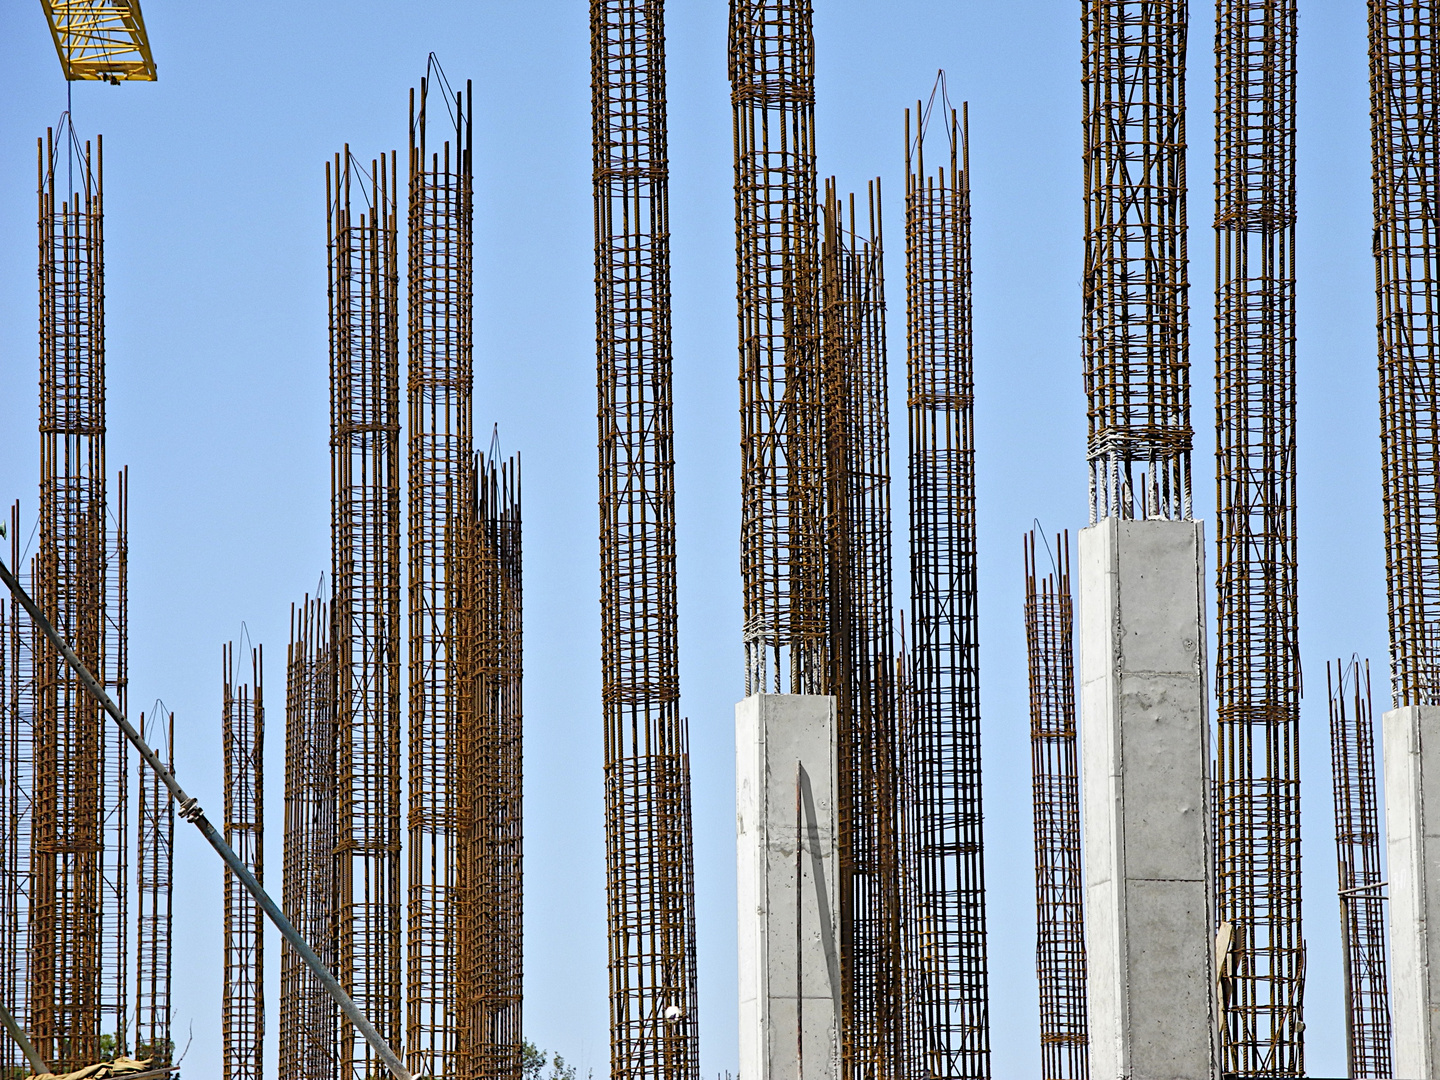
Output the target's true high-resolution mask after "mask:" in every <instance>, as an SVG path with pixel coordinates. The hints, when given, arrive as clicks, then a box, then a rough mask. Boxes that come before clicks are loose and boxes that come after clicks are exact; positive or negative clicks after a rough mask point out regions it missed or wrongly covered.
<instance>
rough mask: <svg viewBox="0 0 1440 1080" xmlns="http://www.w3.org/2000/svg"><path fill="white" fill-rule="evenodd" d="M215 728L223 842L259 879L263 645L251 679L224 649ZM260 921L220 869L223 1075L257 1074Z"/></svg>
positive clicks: (260, 1062) (235, 880)
mask: <svg viewBox="0 0 1440 1080" xmlns="http://www.w3.org/2000/svg"><path fill="white" fill-rule="evenodd" d="M223 664H224V698H223V713H222V716H221V734H222V739H223V743H224V757H225V841H226V843H228V844H229V845H230V846H231V848H233V849H234V851H235V853H236V855H238V856H239V857H240V862H241V863H242V864H243V865H244V866H245V868H246V869H247V870H249V871H250V873H252V874H253V875H254V876H255V880H256V881H258V882H260V884H261V885H264V883H265V802H264V794H265V699H264V661H263V657H262V650H261V649H259V648H256V649H253V650H251V653H250V672H249V674H250V678H249V679H248V680H246V679H245V671H244V669H243V668H242V667H237V665H236V663H235V646H234V644H233V643H231V644H227V645H226V646H225V647H224V649H223ZM264 930H265V924H264V917H263V916H262V915H261V912H260V905H259V903H257V902H256V900H255V898H254V897H253V896H251V895H250V892H249V890H247V889H246V888H245V886H244V885H243V884H242V883H241V881H240V878H239V876H238V875H237V874H236V873H235V872H234V871H233V870H231V869H230V867H229V866H228V865H227V866H226V867H225V974H224V980H225V981H224V986H223V991H222V992H223V999H222V1012H221V1020H222V1024H221V1035H222V1056H221V1064H222V1070H221V1074H222V1076H223V1077H224V1080H263V1077H264V1046H265V936H264Z"/></svg>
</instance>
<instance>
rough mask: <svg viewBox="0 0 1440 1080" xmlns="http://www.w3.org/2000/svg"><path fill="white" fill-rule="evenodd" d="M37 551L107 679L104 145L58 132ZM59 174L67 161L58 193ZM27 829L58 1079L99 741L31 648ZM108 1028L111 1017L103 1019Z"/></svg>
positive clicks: (34, 1000) (96, 850) (93, 909)
mask: <svg viewBox="0 0 1440 1080" xmlns="http://www.w3.org/2000/svg"><path fill="white" fill-rule="evenodd" d="M38 149H39V202H40V215H39V220H40V522H39V530H40V548H39V553H38V555H37V558H36V564H35V572H34V584H35V589H36V594H37V603H38V604H39V607H40V609H41V610H42V611H43V612H45V614H46V615H47V616H48V617H49V619H50V621H51V622H52V623H54V624H55V625H56V626H57V627H58V628H60V632H61V633H62V634H64V635H66V636H67V637H68V638H69V639H70V641H71V642H73V643H74V648H75V649H76V651H77V653H78V654H79V655H80V656H81V658H82V659H83V660H84V661H85V663H86V664H87V665H89V666H90V667H91V670H93V671H94V672H95V673H96V676H97V677H98V678H99V679H100V680H101V681H102V682H105V683H106V684H108V683H109V681H110V680H109V676H108V667H107V659H110V658H108V657H107V656H106V646H107V644H109V635H108V634H107V633H106V630H107V612H106V605H107V601H108V600H109V599H110V597H109V587H108V586H109V580H108V577H107V574H106V549H107V543H106V531H107V530H106V515H105V497H106V488H105V477H106V473H105V345H104V342H105V322H104V280H103V278H104V254H103V252H104V241H103V228H102V221H103V194H102V192H103V183H102V174H103V170H102V165H101V162H102V158H103V151H102V146H101V144H100V142H99V140H97V142H96V146H95V149H94V154H93V156H92V153H91V147H90V145H89V144H88V143H87V144H85V145H84V146H81V145H80V143H79V139H78V137H77V136H76V134H75V132H74V130H73V129H72V128H71V127H70V126H69V124H68V119H67V122H66V123H65V124H64V126H62V128H61V130H60V132H59V135H58V138H57V137H56V133H55V132H53V131H51V132H47V135H46V138H45V139H44V140H42V141H41V142H40V144H39V148H38ZM67 164H68V165H69V167H70V168H73V165H76V164H78V165H79V170H78V173H79V175H78V177H77V178H76V179H77V180H78V190H73V191H71V192H70V194H69V195H68V197H66V196H65V195H63V194H62V193H61V191H60V188H59V185H60V184H66V185H67V187H68V186H70V185H69V184H68V182H67V180H66V176H67ZM34 664H35V667H34V677H35V692H36V708H35V727H34V748H33V754H34V763H35V772H34V777H33V779H34V789H33V798H34V813H33V817H32V819H31V851H30V859H31V874H32V881H33V890H34V891H33V893H32V897H31V912H30V935H31V937H30V972H29V974H30V991H29V1017H28V1022H29V1024H30V1033H31V1037H32V1038H33V1040H34V1042H35V1045H36V1048H37V1049H38V1050H39V1051H40V1054H41V1055H42V1056H43V1057H44V1058H45V1059H46V1060H47V1061H48V1062H50V1063H51V1064H52V1065H54V1066H55V1067H56V1068H59V1069H61V1071H70V1070H72V1069H78V1068H81V1067H82V1066H85V1065H89V1064H91V1063H92V1062H94V1061H97V1060H99V1058H100V1050H101V1042H100V1039H101V1033H102V1023H103V1020H102V1010H103V1009H104V1006H105V1004H106V1003H107V1002H111V1003H112V1004H113V998H111V997H110V996H109V995H107V993H106V986H105V971H104V968H105V960H106V957H107V950H106V942H105V935H104V931H105V929H106V928H107V926H108V925H109V918H107V916H108V917H113V914H114V913H113V910H111V909H110V907H109V904H108V903H107V902H108V901H110V899H111V897H110V896H109V895H108V893H109V890H107V889H106V888H105V882H104V877H103V865H102V860H103V858H104V856H103V852H104V848H105V843H104V840H105V825H106V822H105V812H106V810H107V809H108V808H109V807H110V806H111V805H113V802H114V800H115V799H117V798H118V797H119V795H118V793H115V792H109V791H107V790H106V788H105V784H104V780H105V777H106V774H105V760H106V754H105V748H106V745H107V742H108V739H107V734H108V733H107V731H106V730H105V729H104V726H103V723H102V718H101V716H100V711H99V709H98V707H97V706H96V705H95V703H94V702H93V701H92V700H91V699H90V698H89V696H88V695H87V694H86V693H85V691H84V689H83V688H82V686H81V685H80V683H79V682H78V680H77V679H76V678H75V677H74V675H73V674H72V673H71V672H70V670H69V669H68V667H67V666H66V665H65V662H64V661H63V659H62V658H61V657H60V655H59V654H58V653H57V652H56V651H55V650H54V649H53V648H52V647H51V646H50V645H49V643H48V642H47V641H44V640H42V639H38V638H37V639H36V640H35V651H34ZM112 1019H114V1020H115V1021H117V1022H118V1019H119V1018H118V1017H116V1018H112Z"/></svg>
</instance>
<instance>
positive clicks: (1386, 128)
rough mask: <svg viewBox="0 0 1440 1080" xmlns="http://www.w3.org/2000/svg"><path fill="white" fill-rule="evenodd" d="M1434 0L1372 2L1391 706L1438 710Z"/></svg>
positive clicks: (1439, 420)
mask: <svg viewBox="0 0 1440 1080" xmlns="http://www.w3.org/2000/svg"><path fill="white" fill-rule="evenodd" d="M1437 22H1440V14H1437V12H1436V10H1435V5H1434V4H1432V3H1429V2H1428V0H1370V128H1371V145H1372V152H1373V166H1374V167H1373V170H1372V174H1373V177H1374V201H1375V239H1374V248H1375V302H1376V308H1377V330H1378V336H1379V356H1380V449H1381V462H1382V474H1381V478H1382V482H1383V492H1384V501H1385V577H1386V585H1387V596H1388V599H1389V613H1390V687H1391V694H1392V696H1393V698H1394V704H1395V706H1396V707H1397V708H1398V707H1400V706H1402V705H1434V704H1437V703H1440V495H1437V492H1440V355H1437V353H1440V328H1437V324H1436V315H1437V308H1440V238H1437V223H1436V210H1435V200H1436V198H1437V194H1440V191H1437V180H1440V133H1437V132H1436V129H1435V125H1434V123H1433V122H1432V118H1433V117H1434V116H1435V114H1436V111H1437V110H1440V85H1437V82H1436V78H1437V73H1440V34H1437Z"/></svg>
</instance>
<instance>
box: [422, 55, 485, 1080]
mask: <svg viewBox="0 0 1440 1080" xmlns="http://www.w3.org/2000/svg"><path fill="white" fill-rule="evenodd" d="M432 71H433V72H435V73H436V75H437V78H436V79H435V81H434V83H433V85H432V81H431V76H430V73H431V72H432ZM432 91H434V98H435V100H434V101H431V100H430V95H431V92H432ZM471 100H472V98H471V93H470V90H469V89H468V86H467V89H466V90H465V92H463V93H455V92H452V91H451V89H450V85H449V83H448V82H447V81H446V80H445V77H444V74H443V73H441V72H440V71H439V65H438V64H436V63H435V61H434V58H433V57H432V58H431V62H430V66H429V68H428V69H427V73H426V78H425V79H422V80H421V83H420V92H419V100H418V102H417V101H416V98H415V94H414V92H413V91H412V93H411V104H410V199H409V225H410V233H409V266H408V273H409V290H408V303H409V328H408V329H409V342H410V348H409V357H408V360H409V376H408V380H407V386H406V391H407V395H408V411H409V425H408V430H407V434H408V438H409V443H408V453H407V470H408V474H409V492H408V497H409V515H408V518H407V522H408V529H409V562H408V581H409V625H410V639H409V641H410V670H409V703H410V712H409V729H410V743H409V757H410V769H409V774H408V777H409V791H410V807H409V821H408V835H409V845H408V852H407V857H406V866H407V869H408V874H407V890H408V895H407V916H406V927H407V929H406V977H405V990H406V1000H405V1010H406V1022H405V1049H406V1054H407V1058H406V1060H407V1064H408V1067H409V1068H410V1070H411V1071H412V1072H414V1073H416V1074H417V1075H425V1076H434V1077H450V1076H453V1075H455V1074H456V1070H455V1062H454V1056H455V1053H456V1017H455V991H456V982H455V955H456V954H455V919H456V910H455V897H454V891H455V874H456V867H455V828H456V821H455V778H454V775H453V773H454V768H455V764H454V759H455V749H456V748H455V731H454V717H453V714H454V711H455V693H456V691H455V686H454V681H455V673H454V662H453V659H452V657H451V656H450V654H449V651H448V650H449V641H450V631H449V619H450V614H449V611H448V610H447V608H446V597H447V595H449V592H450V589H449V585H448V575H449V573H450V572H451V566H452V563H453V559H452V556H451V552H450V550H449V539H448V538H449V536H450V530H451V523H452V520H453V519H454V517H455V514H456V510H457V507H456V500H457V499H458V497H459V494H460V490H461V485H460V479H461V474H462V471H463V469H464V468H465V465H466V463H467V462H468V461H469V460H470V455H471V453H472V442H473V439H472V434H471V426H472V406H471V394H472V383H473V375H472V365H473V359H472V334H473V302H474V300H473V293H474V288H473V279H474V274H473V257H474V252H473V232H472V230H473V222H472V214H473V210H472V190H471V188H472V182H471V130H470V129H471ZM437 105H438V107H439V115H440V116H441V117H444V118H445V119H447V120H449V121H451V123H452V127H451V128H450V129H448V132H447V133H448V134H449V135H450V138H446V139H445V140H444V142H443V145H442V147H441V149H440V150H433V149H431V145H432V144H430V143H428V142H427V125H428V119H429V116H430V110H432V109H435V108H436V107H437ZM442 130H446V129H444V128H442Z"/></svg>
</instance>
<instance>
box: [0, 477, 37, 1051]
mask: <svg viewBox="0 0 1440 1080" xmlns="http://www.w3.org/2000/svg"><path fill="white" fill-rule="evenodd" d="M20 559H21V556H20V503H19V502H18V501H16V502H15V504H14V505H13V506H12V507H11V508H10V562H11V565H12V566H15V567H16V568H17V570H18V568H19V567H20V566H21V561H20ZM32 576H33V575H32ZM0 623H3V629H0V638H3V640H4V654H5V655H4V658H3V660H0V683H3V688H0V1004H3V1005H4V1006H5V1008H6V1009H7V1010H8V1011H9V1013H10V1015H11V1016H13V1017H15V1018H16V1019H17V1021H18V1022H19V1024H20V1026H21V1027H22V1028H25V1029H27V1030H28V1029H29V1027H30V1023H29V1002H28V1000H27V992H28V988H29V971H30V962H29V942H30V913H31V902H30V898H31V873H30V830H31V805H32V796H33V794H34V764H35V763H34V744H33V734H34V721H35V682H34V673H33V668H34V652H33V646H34V643H33V637H32V630H31V627H30V623H29V620H28V619H27V618H26V616H25V613H24V611H23V610H22V609H21V607H20V605H19V604H14V603H12V604H10V605H9V606H8V607H7V608H6V610H5V611H4V612H0ZM25 1067H26V1061H25V1056H24V1054H23V1053H22V1052H21V1050H20V1048H19V1047H18V1046H16V1045H14V1042H13V1040H9V1039H7V1040H5V1042H4V1045H3V1046H0V1070H7V1071H8V1070H19V1069H24V1068H25Z"/></svg>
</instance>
